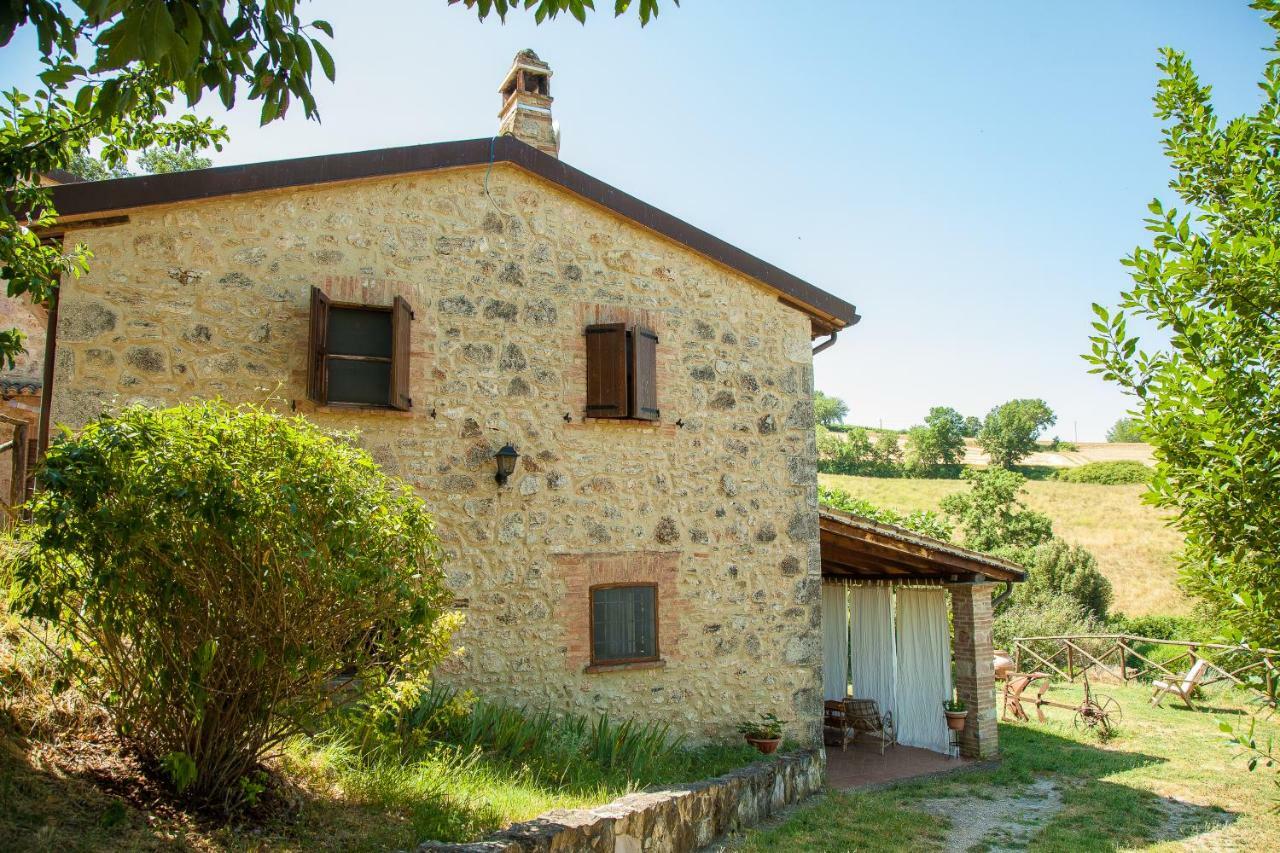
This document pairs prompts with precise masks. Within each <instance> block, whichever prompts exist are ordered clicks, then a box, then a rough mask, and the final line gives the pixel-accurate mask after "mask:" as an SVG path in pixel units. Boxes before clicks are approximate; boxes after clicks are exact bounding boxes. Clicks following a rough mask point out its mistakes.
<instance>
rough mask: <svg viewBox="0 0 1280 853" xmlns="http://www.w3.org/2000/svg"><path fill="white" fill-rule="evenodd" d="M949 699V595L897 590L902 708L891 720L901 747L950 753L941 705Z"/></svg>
mask: <svg viewBox="0 0 1280 853" xmlns="http://www.w3.org/2000/svg"><path fill="white" fill-rule="evenodd" d="M856 648H857V647H856V646H855V654H856ZM855 672H856V670H855ZM854 689H855V691H856V689H857V682H856V681H855V682H854ZM950 697H951V637H950V632H949V630H948V627H947V597H946V593H945V591H943V590H941V589H911V588H902V589H899V590H898V707H897V708H895V709H894V714H893V716H894V721H895V722H896V723H897V724H898V742H899V743H903V744H906V745H907V746H919V747H923V748H925V749H932V750H934V751H935V752H947V750H948V749H949V747H950V737H949V735H948V731H947V723H946V719H945V718H944V717H943V715H942V703H943V701H944V700H946V699H949V698H950Z"/></svg>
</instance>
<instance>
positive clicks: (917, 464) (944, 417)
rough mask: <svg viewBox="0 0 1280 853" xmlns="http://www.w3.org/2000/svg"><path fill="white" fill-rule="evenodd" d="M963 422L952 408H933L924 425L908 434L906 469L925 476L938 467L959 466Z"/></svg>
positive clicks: (962, 443) (962, 456)
mask: <svg viewBox="0 0 1280 853" xmlns="http://www.w3.org/2000/svg"><path fill="white" fill-rule="evenodd" d="M964 434H965V420H964V418H963V417H962V416H961V415H960V413H959V412H957V411H956V410H955V409H952V408H949V407H947V406H934V407H933V408H931V409H930V410H929V414H928V415H926V416H925V419H924V423H923V424H921V425H919V426H914V427H912V428H911V430H910V431H909V432H908V433H907V466H908V467H909V468H911V469H912V470H913V471H914V472H916V473H917V474H918V475H925V476H927V475H928V474H929V473H931V472H932V471H933V470H934V469H937V468H940V467H946V468H951V467H955V466H958V465H959V464H960V462H961V461H962V460H963V459H964Z"/></svg>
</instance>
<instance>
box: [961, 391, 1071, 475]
mask: <svg viewBox="0 0 1280 853" xmlns="http://www.w3.org/2000/svg"><path fill="white" fill-rule="evenodd" d="M1057 421H1058V416H1057V415H1055V414H1054V413H1053V410H1052V409H1050V408H1049V405H1048V404H1047V403H1045V401H1044V400H1010V401H1009V402H1007V403H1004V404H1002V405H999V406H996V407H995V408H994V409H992V410H991V411H990V412H989V413H988V414H987V417H986V420H984V421H983V422H982V430H981V432H979V433H978V445H979V446H980V447H981V448H982V449H983V450H984V451H986V454H987V456H988V457H990V459H991V464H992V465H999V466H1000V467H1001V468H1011V467H1013V466H1014V465H1016V464H1018V462H1020V461H1021V460H1022V459H1024V458H1025V457H1026V456H1028V455H1029V454H1030V453H1032V452H1033V451H1034V450H1035V449H1036V440H1037V439H1039V438H1040V433H1041V432H1042V431H1043V430H1044V429H1045V428H1047V427H1051V426H1053V425H1054V424H1055V423H1057Z"/></svg>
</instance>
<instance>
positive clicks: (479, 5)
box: [449, 0, 680, 26]
mask: <svg viewBox="0 0 1280 853" xmlns="http://www.w3.org/2000/svg"><path fill="white" fill-rule="evenodd" d="M457 3H461V4H463V5H465V6H466V7H467V8H468V9H474V10H475V12H476V14H477V15H478V16H479V18H480V20H482V21H483V20H484V19H485V18H487V17H488V16H489V15H490V14H491V13H492V14H495V15H497V16H498V17H499V18H501V19H502V20H503V21H505V20H506V19H507V15H508V14H509V13H510V12H515V11H519V10H521V9H526V10H528V9H532V10H533V19H534V21H535V22H536V23H539V24H541V23H542V22H543V21H547V20H552V19H554V18H556V17H558V16H559V15H561V14H568V15H571V16H573V17H574V18H575V19H576V20H577V21H578V23H580V24H585V23H586V22H587V14H588V13H589V12H594V11H595V8H596V5H595V3H594V2H593V0H449V5H450V6H452V5H455V4H457ZM671 4H672V5H673V6H679V5H680V0H671ZM631 5H632V0H614V3H613V14H614V17H620V16H622V15H625V14H626V13H627V11H628V10H629V9H630V8H631ZM635 6H636V10H637V11H638V12H639V14H640V26H644V25H645V24H647V23H649V21H651V20H653V19H654V18H656V17H658V0H639V2H637V3H636V4H635Z"/></svg>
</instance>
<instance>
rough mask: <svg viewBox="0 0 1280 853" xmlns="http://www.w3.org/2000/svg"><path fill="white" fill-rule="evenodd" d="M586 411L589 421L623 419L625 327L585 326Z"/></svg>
mask: <svg viewBox="0 0 1280 853" xmlns="http://www.w3.org/2000/svg"><path fill="white" fill-rule="evenodd" d="M586 334H587V411H586V415H587V417H589V418H625V417H626V416H627V410H628V403H629V401H628V399H627V326H626V324H625V323H604V324H601V325H598V326H587V332H586Z"/></svg>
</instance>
